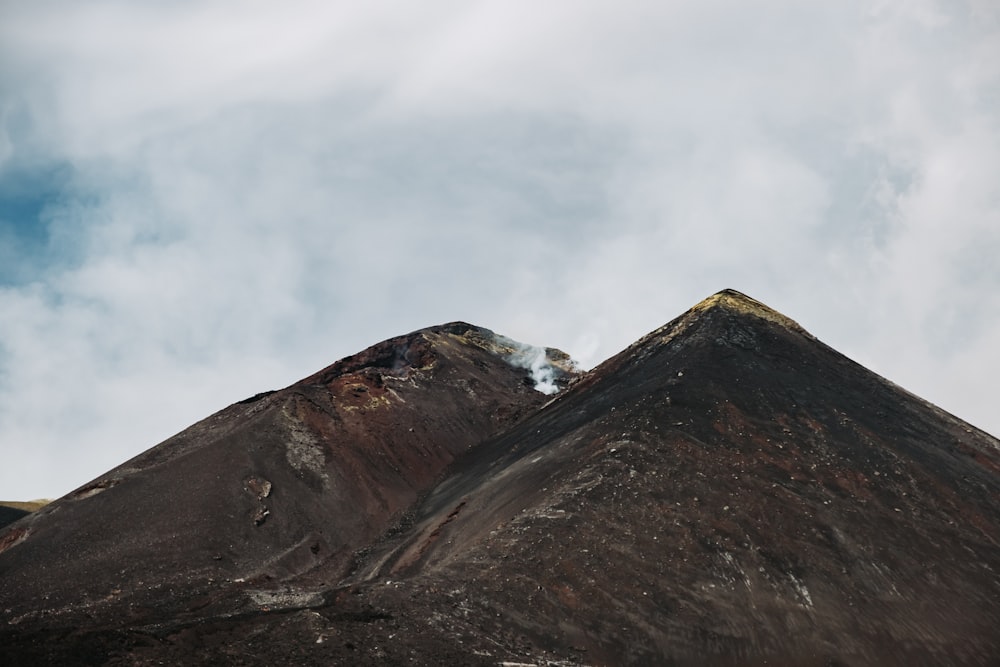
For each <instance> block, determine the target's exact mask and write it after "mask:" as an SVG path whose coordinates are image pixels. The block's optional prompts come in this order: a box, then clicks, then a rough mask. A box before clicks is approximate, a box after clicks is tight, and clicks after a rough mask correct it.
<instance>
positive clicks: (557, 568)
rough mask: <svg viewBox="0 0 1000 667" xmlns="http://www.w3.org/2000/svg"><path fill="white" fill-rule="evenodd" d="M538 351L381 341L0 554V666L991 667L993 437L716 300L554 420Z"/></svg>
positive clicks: (590, 383) (4, 535)
mask: <svg viewBox="0 0 1000 667" xmlns="http://www.w3.org/2000/svg"><path fill="white" fill-rule="evenodd" d="M524 350H525V347H524V346H522V345H520V344H517V343H514V342H513V341H510V340H509V339H506V338H503V337H501V336H497V335H496V334H493V333H492V332H490V331H488V330H485V329H481V328H477V327H474V326H471V325H467V324H461V323H453V324H448V325H444V326H440V327H433V328H430V329H425V330H422V331H418V332H414V333H413V334H409V335H408V336H402V337H399V338H395V339H391V340H389V341H386V342H384V343H380V344H378V345H376V346H374V347H372V348H369V349H368V350H366V351H364V352H362V353H360V354H358V355H355V356H354V357H349V358H347V359H344V360H342V361H340V362H337V363H336V364H334V365H333V366H330V367H329V368H327V369H325V370H324V371H321V372H319V373H317V374H316V375H314V376H311V377H310V378H306V379H305V380H303V381H301V382H299V383H296V384H295V385H292V386H291V387H288V388H287V389H284V390H281V391H278V392H272V393H267V394H261V395H257V396H255V397H253V398H251V399H248V400H247V401H243V402H241V403H238V404H236V405H233V406H230V407H228V408H226V409H224V410H222V411H221V412H219V413H217V414H216V415H213V416H212V417H209V418H208V419H206V420H205V421H203V422H200V423H198V424H196V425H194V426H192V427H191V428H189V429H188V430H186V431H184V432H182V433H180V434H178V435H177V436H175V437H174V438H171V439H170V440H167V441H166V442H164V443H162V444H160V445H158V446H156V447H154V448H152V449H150V450H148V451H147V452H145V453H144V454H141V455H140V456H138V457H136V458H135V459H133V460H132V461H129V462H127V463H125V464H123V465H122V466H120V467H119V468H116V469H115V470H112V471H111V472H109V473H107V474H106V475H104V476H102V477H101V478H99V479H97V480H95V481H94V482H92V483H90V484H87V485H85V486H84V487H82V488H80V489H78V490H76V491H74V492H73V493H70V494H69V495H67V496H65V497H64V498H61V499H59V500H58V501H56V502H54V503H52V504H50V505H48V506H46V507H45V508H43V509H41V510H39V511H38V512H36V513H34V514H31V515H29V516H26V517H24V518H22V519H20V520H18V521H16V522H15V523H13V524H11V525H10V526H8V527H7V528H6V529H3V531H2V532H0V610H2V612H3V617H2V618H3V625H0V647H2V651H3V653H4V664H120V665H140V664H158V663H164V664H206V665H207V664H241V665H258V664H259V665H264V664H297V665H314V664H315V665H330V664H345V665H346V664H484V665H498V664H504V663H507V664H539V665H540V664H560V665H568V664H595V665H598V664H599V665H604V664H815V665H832V664H845V665H879V664H976V665H978V664H1000V633H998V632H997V629H996V628H997V622H998V620H1000V442H998V441H997V440H996V439H995V438H993V437H991V436H989V435H987V434H986V433H983V432H981V431H979V430H977V429H975V428H973V427H972V426H970V425H968V424H966V423H964V422H962V421H961V420H959V419H957V418H955V417H953V416H951V415H949V414H947V413H945V412H944V411H942V410H940V409H938V408H936V407H934V406H933V405H930V404H929V403H927V402H925V401H922V400H921V399H919V398H917V397H915V396H913V395H911V394H909V393H907V392H905V391H904V390H902V389H900V388H899V387H897V386H895V385H893V384H892V383H890V382H888V381H887V380H885V379H883V378H881V377H879V376H877V375H875V374H873V373H871V372H870V371H868V370H866V369H864V368H862V367H861V366H859V365H857V364H855V363H854V362H852V361H850V360H849V359H847V358H846V357H844V356H842V355H841V354H839V353H838V352H836V351H834V350H832V349H831V348H829V347H827V346H825V345H824V344H822V343H820V342H819V341H817V340H816V339H815V338H813V337H812V336H811V335H810V334H808V333H807V332H806V331H804V330H803V329H802V328H801V327H799V326H798V325H797V324H796V323H795V322H793V321H791V320H789V319H788V318H786V317H784V316H783V315H781V314H779V313H777V312H775V311H773V310H771V309H769V308H767V307H766V306H764V305H763V304H760V303H759V302H757V301H755V300H753V299H751V298H749V297H747V296H745V295H742V294H740V293H738V292H734V291H731V290H726V291H724V292H720V293H719V294H716V295H714V296H713V297H710V298H708V299H706V300H705V301H703V302H702V303H700V304H698V305H696V306H695V307H694V308H692V309H691V310H689V311H688V312H687V313H684V314H683V315H681V316H680V317H679V318H677V319H675V320H673V321H672V322H670V323H668V324H666V325H665V326H663V327H661V328H660V329H657V330H656V331H654V332H652V333H650V334H649V335H647V336H645V337H644V338H642V339H641V340H639V341H638V342H636V343H635V344H633V345H632V346H630V347H629V348H628V349H626V350H624V351H623V352H621V353H620V354H618V355H617V356H615V357H613V358H611V359H609V360H608V361H606V362H604V363H603V364H601V365H600V366H598V367H597V368H596V369H594V370H592V371H590V372H587V373H579V372H577V371H576V370H575V369H574V367H573V366H572V364H571V363H570V362H569V359H568V357H567V356H566V355H565V354H563V353H560V352H559V351H557V350H552V349H547V350H545V356H544V358H545V359H548V367H547V368H548V369H549V370H550V372H551V373H552V374H553V377H554V378H555V382H556V383H557V384H558V385H559V386H561V387H562V391H560V392H559V393H558V394H556V395H555V396H554V397H550V396H546V395H543V394H541V393H539V392H537V391H535V390H534V389H533V385H534V383H535V380H533V379H532V378H531V377H530V375H529V369H528V368H527V366H529V364H525V363H523V358H524V356H523V353H524ZM540 358H541V357H539V356H536V357H535V360H536V363H535V364H534V367H535V370H537V369H538V363H537V361H538V359H540Z"/></svg>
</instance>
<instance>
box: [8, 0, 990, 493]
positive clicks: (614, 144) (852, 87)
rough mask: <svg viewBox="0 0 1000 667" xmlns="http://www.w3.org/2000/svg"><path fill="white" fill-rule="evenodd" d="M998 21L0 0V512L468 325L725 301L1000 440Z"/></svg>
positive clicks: (671, 7) (861, 10) (532, 335)
mask: <svg viewBox="0 0 1000 667" xmlns="http://www.w3.org/2000/svg"><path fill="white" fill-rule="evenodd" d="M998 174H1000V5H998V4H997V3H996V2H995V0H981V1H969V2H964V1H961V0H955V1H953V2H936V1H933V0H899V1H896V0H885V1H878V2H859V1H856V0H841V1H840V2H836V3H831V2H826V3H819V2H815V3H810V2H801V0H762V1H761V2H754V3H747V2H741V1H739V0H696V1H688V0H675V1H664V2H635V1H632V0H616V1H615V2H593V1H587V0H574V1H566V0H550V1H547V2H544V3H538V2H531V3H528V2H520V1H517V0H503V1H498V2H475V1H469V0H463V1H461V2H458V1H454V2H452V1H438V0H428V1H427V2H420V3H401V2H380V1H378V0H373V1H371V2H363V3H362V2H339V1H336V0H334V1H329V0H327V1H323V2H309V1H302V0H291V1H288V2H281V3H275V2H266V1H263V0H241V1H240V2H233V1H221V0H199V1H198V2H189V1H187V0H172V1H171V2H144V3H136V2H131V1H125V0H122V1H112V0H95V1H93V2H87V3H79V2H72V1H69V0H37V1H34V2H30V3H29V2H15V1H14V0H0V457H2V459H0V460H2V461H3V464H2V466H0V498H4V499H11V500H13V499H20V500H23V499H31V498H40V497H49V498H52V497H58V496H60V495H62V494H65V493H67V492H69V491H71V490H72V489H74V488H76V487H78V486H81V485H83V484H84V483H86V482H87V481H89V480H91V479H93V478H94V477H97V476H98V475H100V474H102V473H103V472H105V471H107V470H109V469H110V468H112V467H114V466H116V465H118V464H119V463H122V462H124V461H125V460H127V459H128V458H130V457H132V456H134V455H136V454H138V453H139V452H141V451H143V450H145V449H147V448H149V447H151V446H153V445H155V444H157V443H158V442H160V441H162V440H164V439H166V438H167V437H169V436H171V435H172V434H174V433H176V432H178V431H180V430H181V429H183V428H184V427H186V426H188V425H190V424H192V423H194V422H196V421H198V420H199V419H202V418H204V417H206V416H208V415H209V414H211V413H213V412H215V411H216V410H219V409H221V408H223V407H225V406H226V405H228V404H230V403H232V402H234V401H236V400H240V399H243V398H246V397H248V396H251V395H253V394H255V393H258V392H260V391H264V390H268V389H276V388H280V387H283V386H287V385H289V384H291V383H293V382H295V381H297V380H299V379H300V378H302V377H305V376H307V375H309V374H311V373H313V372H314V371H316V370H319V369H320V368H323V367H325V366H326V365H328V364H330V363H332V362H333V361H336V360H337V359H339V358H342V357H344V356H346V355H349V354H352V353H354V352H357V351H359V350H361V349H363V348H365V347H367V346H368V345H371V344H373V343H376V342H378V341H380V340H383V339H386V338H389V337H391V336H394V335H398V334H403V333H407V332H409V331H413V330H415V329H419V328H422V327H425V326H430V325H434V324H439V323H443V322H448V321H453V320H463V321H467V322H471V323H474V324H477V325H480V326H485V327H488V328H491V329H493V330H494V331H496V332H498V333H502V334H504V335H507V336H509V337H511V338H514V339H516V340H519V341H523V342H525V343H528V344H533V345H547V346H552V347H558V348H560V349H562V350H565V351H566V352H568V353H570V354H571V355H573V356H574V357H575V358H576V359H577V360H578V361H579V362H580V364H581V365H583V366H584V367H586V368H589V367H592V366H594V365H596V364H597V363H599V362H600V361H602V360H603V359H605V358H607V357H609V356H611V355H613V354H614V353H616V352H618V351H619V350H621V349H622V348H624V347H625V346H627V345H628V344H629V343H631V342H633V341H634V340H636V339H637V338H639V337H640V336H642V335H643V334H645V333H647V332H648V331H650V330H652V329H655V328H656V327H658V326H660V325H662V324H664V323H665V322H667V321H669V320H671V319H673V318H674V317H676V316H678V315H680V314H681V313H682V312H684V311H685V310H686V309H687V308H689V307H690V306H692V305H694V304H695V303H697V302H698V301H700V300H701V299H703V298H705V297H707V296H709V295H710V294H712V293H714V292H716V291H718V290H720V289H723V288H734V289H737V290H740V291H742V292H745V293H747V294H749V295H751V296H753V297H755V298H757V299H759V300H761V301H763V302H765V303H766V304H768V305H770V306H771V307H773V308H775V309H777V310H779V311H781V312H783V313H784V314H786V315H788V316H789V317H791V318H793V319H795V320H796V321H798V322H799V323H800V324H801V325H802V326H804V327H805V328H806V329H808V330H809V331H810V332H811V333H813V334H814V335H815V336H817V337H818V338H819V339H820V340H822V341H823V342H825V343H827V344H829V345H831V346H833V347H835V348H836V349H838V350H840V351H841V352H843V353H845V354H847V355H848V356H849V357H851V358H853V359H855V360H856V361H858V362H859V363H862V364H864V365H865V366H867V367H869V368H871V369H872V370H874V371H876V372H878V373H880V374H882V375H884V376H886V377H888V378H890V379H891V380H893V381H894V382H896V383H897V384H899V385H901V386H903V387H904V388H906V389H908V390H910V391H911V392H914V393H915V394H917V395H919V396H921V397H923V398H925V399H927V400H930V401H932V402H934V403H936V404H938V405H940V406H941V407H943V408H944V409H946V410H948V411H950V412H952V413H954V414H957V415H958V416H960V417H962V418H963V419H966V420H967V421H969V422H971V423H972V424H975V425H976V426H978V427H980V428H982V429H985V430H987V431H989V432H991V433H993V434H1000V409H998V408H997V399H998V398H1000V393H998V381H997V378H998V377H1000V348H998V343H1000V261H998V259H997V258H998V257H1000V178H998Z"/></svg>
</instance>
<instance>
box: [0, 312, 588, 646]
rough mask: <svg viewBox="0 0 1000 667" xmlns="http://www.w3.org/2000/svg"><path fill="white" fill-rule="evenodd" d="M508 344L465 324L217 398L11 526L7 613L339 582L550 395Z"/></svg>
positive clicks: (3, 562)
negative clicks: (456, 471)
mask: <svg viewBox="0 0 1000 667" xmlns="http://www.w3.org/2000/svg"><path fill="white" fill-rule="evenodd" d="M514 351H515V350H513V349H512V348H511V342H510V341H508V340H506V339H502V338H500V337H497V336H495V335H494V334H493V333H492V332H490V331H488V330H486V329H481V328H477V327H473V326H471V325H467V324H464V323H453V324H449V325H444V326H441V327H434V328H431V329H426V330H422V331H418V332H414V333H413V334H409V335H407V336H401V337H398V338H395V339H391V340H389V341H385V342H383V343H380V344H378V345H375V346H373V347H371V348H369V349H368V350H365V351H364V352H362V353H359V354H358V355H355V356H353V357H349V358H347V359H344V360H342V361H340V362H337V363H336V364H334V365H332V366H330V367H329V368H327V369H325V370H323V371H321V372H319V373H317V374H315V375H313V376H311V377H309V378H306V379H304V380H302V381H301V382H298V383H296V384H295V385H292V386H291V387H289V388H287V389H284V390H282V391H278V392H272V393H267V394H261V395H258V396H255V397H253V398H251V399H247V400H246V401H242V402H240V403H237V404H235V405H232V406H230V407H228V408H226V409H224V410H222V411H221V412H219V413H217V414H215V415H213V416H211V417H209V418H208V419H206V420H204V421H202V422H199V423H198V424H196V425H194V426H192V427H191V428H189V429H187V430H185V431H183V432H182V433H180V434H178V435H177V436H174V437H173V438H170V439H169V440H167V441H166V442H164V443H162V444H160V445H158V446H156V447H154V448H152V449H150V450H148V451H147V452H145V453H143V454H141V455H139V456H138V457H136V458H134V459H132V460H131V461H128V462H127V463H125V464H123V465H122V466H120V467H118V468H116V469H114V470H112V471H110V472H109V473H107V474H106V475H104V476H102V477H101V478H99V479H97V480H95V481H93V482H91V483H90V484H87V485H85V486H84V487H82V488H80V489H78V490H76V491H74V492H73V493H71V494H69V495H67V496H66V497H64V498H62V499H60V500H58V501H56V502H54V503H52V504H51V505H49V506H47V507H45V508H43V509H42V510H41V511H39V512H37V513H35V514H33V515H30V516H28V517H26V518H24V519H22V520H21V521H18V522H17V523H16V524H14V525H13V526H11V527H10V528H9V529H8V531H7V532H6V533H5V534H4V535H3V536H0V609H4V610H5V612H6V614H7V619H8V622H9V623H13V624H20V623H26V622H30V621H32V620H34V619H40V618H44V619H45V620H46V622H47V623H49V624H59V625H67V626H72V625H75V624H77V623H79V622H80V619H81V618H84V619H87V623H89V624H93V625H100V624H102V623H109V624H120V623H122V622H123V621H125V622H128V623H131V624H143V623H155V622H158V621H160V620H162V619H163V618H165V617H167V618H171V619H172V620H173V621H177V620H182V619H185V618H195V619H196V618H200V617H201V616H203V615H206V614H228V613H233V612H236V611H239V610H241V609H242V608H243V607H245V606H246V605H247V604H252V603H253V600H252V599H248V596H247V594H246V593H245V591H244V590H243V586H242V585H241V584H243V583H244V582H250V583H260V582H268V581H282V580H284V579H287V578H288V577H291V576H294V575H295V574H297V573H301V572H305V571H308V570H310V569H313V568H315V567H317V566H320V565H322V566H323V568H324V572H326V573H327V574H328V575H329V576H331V577H334V580H336V578H337V577H339V576H340V575H341V574H342V573H343V572H345V571H346V569H347V568H349V567H350V565H351V562H352V559H353V557H354V552H355V551H356V550H358V549H360V548H362V547H363V546H365V545H366V544H367V543H368V542H369V541H370V540H372V539H373V538H374V537H376V536H377V535H378V534H380V533H381V532H382V531H383V530H384V529H385V528H386V527H387V526H388V525H389V523H390V521H391V520H392V519H393V518H394V517H395V516H396V515H397V514H399V513H400V512H401V511H403V510H404V509H406V508H407V507H408V506H409V505H410V504H411V503H412V502H413V501H414V500H416V498H417V497H418V495H419V494H420V493H421V492H422V491H424V490H425V489H427V488H428V487H429V486H430V485H431V484H432V483H433V482H434V481H435V480H436V478H437V477H438V476H439V475H440V474H441V472H442V470H443V469H444V468H445V467H446V466H447V465H448V464H449V463H450V462H451V461H452V460H453V459H454V458H455V457H456V456H457V455H459V454H461V453H463V452H464V451H465V450H466V449H468V448H469V447H470V446H472V445H474V444H475V443H476V442H478V441H480V440H482V439H484V438H485V437H487V436H489V435H491V434H492V433H494V432H496V431H497V430H498V429H500V428H502V427H503V426H504V425H506V424H507V423H509V422H510V421H512V420H515V419H516V418H517V417H518V416H519V415H521V414H522V413H524V412H525V411H527V410H530V409H533V408H537V407H538V405H540V404H541V403H542V402H543V401H544V400H545V396H543V395H542V394H540V393H538V392H536V391H534V390H533V389H532V388H531V382H530V379H529V378H528V373H527V371H526V370H524V369H522V368H518V367H515V366H513V365H511V363H510V361H509V359H510V357H511V355H512V354H513V352H514ZM550 352H551V353H552V355H553V356H554V357H555V358H556V361H555V363H557V364H561V366H562V368H561V369H560V368H557V369H556V372H557V374H558V377H559V380H560V381H564V380H565V379H567V378H568V377H570V375H571V372H572V369H571V368H570V366H569V365H568V361H567V358H566V357H565V355H561V356H560V354H559V353H558V352H557V351H554V350H553V351H550ZM251 597H252V596H251ZM254 608H255V607H254Z"/></svg>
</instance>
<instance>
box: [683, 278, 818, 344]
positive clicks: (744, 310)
mask: <svg viewBox="0 0 1000 667" xmlns="http://www.w3.org/2000/svg"><path fill="white" fill-rule="evenodd" d="M712 308H724V309H726V310H728V311H731V312H734V313H738V314H741V315H752V316H753V317H756V318H759V319H762V320H767V321H768V322H773V323H774V324H777V325H779V326H781V327H784V328H786V329H791V330H792V331H797V332H799V333H802V334H806V335H809V334H808V332H807V331H806V330H805V329H803V328H802V327H801V326H800V325H799V323H798V322H796V321H795V320H793V319H791V318H790V317H786V316H785V315H782V314H781V313H779V312H778V311H776V310H774V309H773V308H771V307H769V306H767V305H765V304H763V303H761V302H760V301H758V300H757V299H754V298H752V297H749V296H747V295H746V294H744V293H742V292H738V291H736V290H734V289H724V290H721V291H719V292H716V293H715V294H713V295H712V296H710V297H708V298H707V299H704V300H702V301H701V302H699V303H697V304H695V305H694V307H692V308H691V310H689V311H688V313H696V312H701V311H706V310H710V309H712Z"/></svg>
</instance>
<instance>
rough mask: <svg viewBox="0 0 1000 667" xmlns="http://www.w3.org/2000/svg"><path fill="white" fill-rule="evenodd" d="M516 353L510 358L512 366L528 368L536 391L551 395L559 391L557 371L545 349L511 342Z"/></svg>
mask: <svg viewBox="0 0 1000 667" xmlns="http://www.w3.org/2000/svg"><path fill="white" fill-rule="evenodd" d="M509 343H510V346H511V347H512V348H514V351H513V352H512V353H511V354H510V356H509V357H508V359H507V360H508V361H509V362H510V364H511V365H512V366H516V367H517V368H526V369H528V372H529V373H531V379H532V380H534V381H535V390H536V391H540V392H542V393H543V394H546V395H551V394H554V393H556V392H557V391H559V387H558V385H556V370H555V367H553V366H552V363H551V362H550V361H549V357H548V354H547V353H546V352H545V348H544V347H536V346H535V345H525V344H524V343H518V342H517V341H509Z"/></svg>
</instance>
